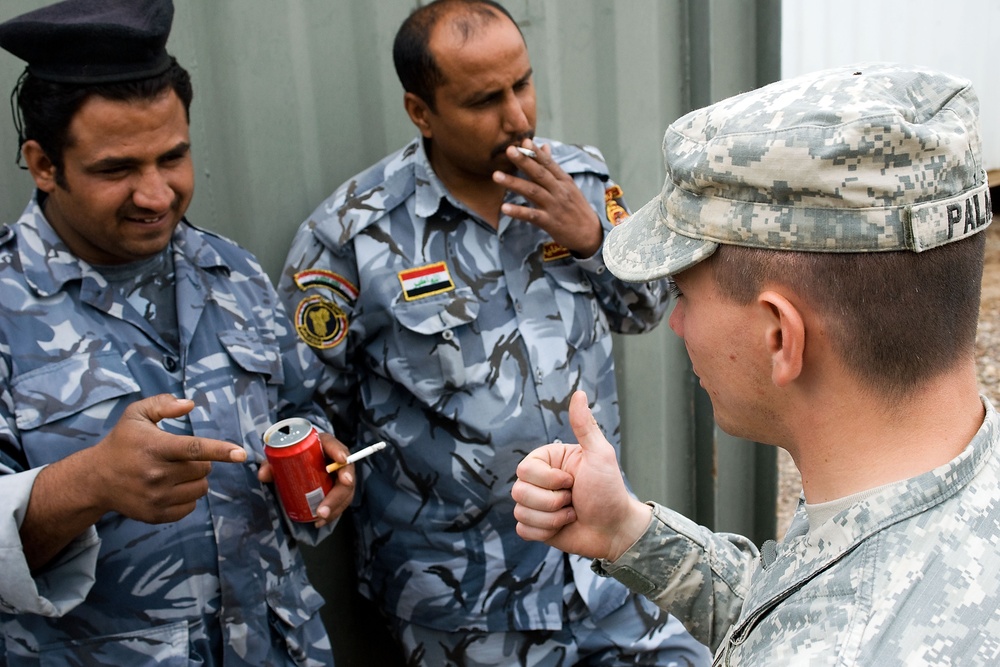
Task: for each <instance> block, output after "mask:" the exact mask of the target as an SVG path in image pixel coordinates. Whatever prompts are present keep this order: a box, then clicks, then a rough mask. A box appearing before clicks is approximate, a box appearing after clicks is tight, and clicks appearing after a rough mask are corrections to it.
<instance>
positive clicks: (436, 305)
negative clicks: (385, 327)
mask: <svg viewBox="0 0 1000 667" xmlns="http://www.w3.org/2000/svg"><path fill="white" fill-rule="evenodd" d="M392 312H393V314H394V315H395V317H396V321H398V322H399V323H400V324H402V325H403V326H404V327H406V328H407V329H409V330H410V331H413V332H414V333H419V334H436V333H441V332H442V331H444V330H445V329H453V328H455V327H457V326H461V325H463V324H469V323H470V322H474V321H475V320H476V318H477V317H479V300H478V299H476V297H475V295H473V293H472V289H471V288H469V287H460V288H458V289H456V290H454V291H452V292H448V293H447V294H445V295H443V296H434V297H429V298H427V299H420V300H417V301H399V302H397V303H396V304H395V305H393V307H392Z"/></svg>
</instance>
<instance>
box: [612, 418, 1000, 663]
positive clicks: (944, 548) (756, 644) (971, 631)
mask: <svg viewBox="0 0 1000 667" xmlns="http://www.w3.org/2000/svg"><path fill="white" fill-rule="evenodd" d="M983 402H984V404H985V405H986V419H985V421H984V422H983V425H982V427H981V428H980V429H979V432H978V433H977V434H976V435H975V437H974V438H973V440H972V442H971V443H969V445H968V446H967V447H966V448H965V450H964V451H962V452H961V453H960V454H959V455H958V456H957V457H956V458H954V459H953V460H952V461H950V462H949V463H947V464H945V465H942V466H940V467H938V468H936V469H934V470H931V471H929V472H927V473H924V474H922V475H919V476H917V477H914V478H912V479H908V480H905V481H902V482H898V483H895V484H890V485H887V486H885V487H883V488H880V489H878V490H877V491H875V492H874V493H873V494H872V495H870V496H868V497H866V498H864V499H863V500H860V501H859V502H857V503H855V504H854V505H852V506H851V507H849V508H847V509H844V510H842V511H840V512H839V513H838V514H836V515H835V516H833V517H831V518H829V519H828V520H826V521H825V522H823V523H821V524H820V525H818V526H816V527H815V528H813V529H811V530H810V528H809V519H808V518H807V516H806V513H805V510H804V509H803V504H802V503H800V505H799V509H798V511H797V512H796V515H795V517H794V518H793V520H792V525H791V527H790V528H789V529H788V533H787V534H786V535H785V537H784V539H783V540H782V541H781V542H779V543H777V544H775V543H773V542H768V543H765V546H764V548H763V549H762V553H760V554H758V551H757V549H756V547H754V545H753V543H751V542H750V541H749V540H747V539H745V538H743V537H740V536H739V535H732V534H723V533H712V531H710V530H708V529H707V528H705V527H703V526H698V525H697V524H695V523H694V522H692V521H690V520H688V519H687V518H685V517H683V516H681V515H680V514H677V513H676V512H672V511H671V510H669V509H667V508H665V507H661V506H659V505H656V504H655V503H651V504H652V505H653V519H652V520H651V521H650V525H649V528H648V529H647V530H646V533H645V534H644V535H643V536H642V537H640V538H639V540H637V541H636V543H635V544H634V545H632V546H631V547H630V548H629V550H628V551H626V552H625V553H624V554H622V556H620V557H619V558H618V560H616V561H615V562H613V563H610V562H608V561H606V560H601V561H594V566H595V568H597V569H598V570H600V571H602V572H605V573H607V574H610V575H611V576H613V577H615V578H617V579H619V580H621V581H623V582H626V583H627V584H628V585H629V586H630V587H631V588H632V589H633V590H634V591H635V592H637V593H639V594H642V595H646V596H647V597H649V598H650V599H651V600H653V601H654V602H656V603H657V605H659V606H660V607H661V608H663V609H667V610H669V611H671V612H672V613H674V614H676V616H677V617H678V618H679V619H681V620H682V621H683V622H684V624H685V626H687V628H688V630H690V631H691V634H692V635H694V637H695V638H696V639H698V640H699V641H701V642H703V643H705V644H707V645H708V646H709V647H711V648H712V650H713V651H715V663H714V664H716V665H731V666H733V667H751V666H756V665H809V666H810V667H812V666H813V665H817V666H819V665H831V666H833V665H836V666H838V667H840V666H842V667H848V666H850V665H872V666H875V665H878V666H879V667H882V666H886V667H897V666H898V667H913V666H914V665H996V664H998V661H1000V614H998V613H997V610H998V609H1000V574H998V573H1000V548H998V546H997V545H998V542H1000V449H998V448H1000V417H998V415H997V412H996V411H995V410H994V409H993V406H992V405H990V404H989V401H987V400H986V399H983Z"/></svg>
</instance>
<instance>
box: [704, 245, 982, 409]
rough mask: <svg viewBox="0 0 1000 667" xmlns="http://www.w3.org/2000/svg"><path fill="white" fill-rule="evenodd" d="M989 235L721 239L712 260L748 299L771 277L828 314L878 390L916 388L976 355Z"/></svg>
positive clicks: (730, 292) (857, 369) (845, 350)
mask: <svg viewBox="0 0 1000 667" xmlns="http://www.w3.org/2000/svg"><path fill="white" fill-rule="evenodd" d="M985 249H986V234H974V235H972V236H970V237H967V238H965V239H962V240H959V241H956V242H954V243H949V244H947V245H943V246H939V247H937V248H933V249H931V250H927V251H924V252H921V253H915V252H911V251H908V250H902V251H892V252H871V253H823V252H794V251H787V250H770V249H760V248H747V247H741V246H734V245H720V246H719V248H718V249H717V250H716V252H715V253H714V255H713V256H712V257H710V258H709V259H708V260H706V261H708V262H710V263H711V271H712V274H713V276H714V279H715V282H716V285H718V287H719V289H720V291H721V292H722V294H723V295H724V296H726V297H728V298H730V299H732V300H733V301H735V302H737V303H740V304H742V305H747V304H749V303H750V302H752V301H753V300H754V299H755V298H756V297H757V295H758V294H760V292H761V291H763V290H764V289H766V286H767V284H768V283H776V284H780V285H784V286H789V287H792V288H794V289H795V291H796V292H797V293H798V294H800V295H801V296H802V297H803V298H804V299H805V300H807V301H808V302H809V304H810V306H811V307H813V308H815V309H816V310H817V311H818V312H820V313H821V316H822V317H823V319H824V322H825V323H826V324H827V326H828V327H829V329H830V333H831V339H832V345H833V347H834V349H835V350H836V351H837V352H838V353H839V354H840V356H841V358H842V359H843V361H844V363H845V365H846V366H847V367H848V368H849V369H850V370H851V371H852V372H853V373H854V375H855V377H857V378H858V379H859V380H860V381H861V383H862V384H863V385H865V386H866V387H868V388H869V389H872V390H873V391H874V392H875V394H876V395H879V396H885V397H890V398H899V397H902V396H905V395H907V394H908V393H909V392H910V391H911V390H913V389H914V388H915V387H917V386H919V385H920V384H923V383H925V382H926V381H927V380H930V379H932V378H934V377H936V376H938V375H939V374H941V373H943V372H945V371H946V370H948V369H950V368H952V367H954V365H955V364H956V363H958V362H959V361H961V360H962V359H970V358H974V357H975V344H976V327H977V325H978V322H979V300H980V292H981V287H982V276H983V259H984V255H985Z"/></svg>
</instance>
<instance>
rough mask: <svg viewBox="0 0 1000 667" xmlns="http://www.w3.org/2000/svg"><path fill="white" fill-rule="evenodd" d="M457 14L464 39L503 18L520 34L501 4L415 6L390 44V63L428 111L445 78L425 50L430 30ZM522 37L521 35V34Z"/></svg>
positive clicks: (450, 0)
mask: <svg viewBox="0 0 1000 667" xmlns="http://www.w3.org/2000/svg"><path fill="white" fill-rule="evenodd" d="M453 14H458V15H459V16H458V17H457V19H456V21H455V27H456V28H457V29H458V30H459V31H461V33H462V35H463V37H465V38H466V39H467V38H468V37H469V36H471V35H473V34H474V33H475V32H476V30H477V29H478V28H479V27H480V26H482V25H485V24H487V23H490V22H492V21H494V20H496V19H498V18H501V17H503V16H506V17H507V18H508V19H509V20H510V22H511V23H513V24H514V26H515V27H516V28H517V30H518V32H520V31H521V28H520V26H518V25H517V22H516V21H515V20H514V19H513V17H511V15H510V13H509V12H508V11H507V10H506V9H504V7H503V6H502V5H500V4H499V3H497V2H493V1H492V0H434V2H431V3H430V4H427V5H424V6H423V7H418V8H416V9H414V10H413V12H411V13H410V15H409V16H408V17H407V18H406V20H405V21H403V25H401V26H400V27H399V30H398V31H397V32H396V39H395V40H394V41H393V44H392V61H393V64H394V65H395V66H396V75H397V76H398V77H399V82H400V83H401V84H403V90H405V91H406V92H408V93H413V94H414V95H416V96H417V97H419V98H420V99H421V100H423V101H424V103H425V104H427V106H428V107H429V108H430V109H431V111H434V110H435V107H434V91H435V90H436V89H437V87H438V86H439V85H441V83H442V82H443V81H444V76H443V75H442V74H441V70H440V68H439V67H438V65H437V63H436V62H435V61H434V56H433V54H431V52H430V49H429V48H428V42H429V41H430V35H431V31H432V30H433V29H434V26H436V25H437V24H438V22H439V21H440V20H441V19H442V18H445V17H450V16H451V15H453ZM522 38H523V34H522Z"/></svg>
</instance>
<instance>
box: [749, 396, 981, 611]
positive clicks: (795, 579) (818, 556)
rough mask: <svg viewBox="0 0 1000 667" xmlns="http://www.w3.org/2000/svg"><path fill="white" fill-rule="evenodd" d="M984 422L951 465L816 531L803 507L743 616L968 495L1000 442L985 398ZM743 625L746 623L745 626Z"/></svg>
mask: <svg viewBox="0 0 1000 667" xmlns="http://www.w3.org/2000/svg"><path fill="white" fill-rule="evenodd" d="M980 400H982V402H983V405H984V406H985V408H986V417H985V419H984V420H983V424H982V426H980V427H979V430H978V431H977V432H976V435H975V436H974V437H973V438H972V441H971V442H970V443H969V444H968V445H967V446H966V447H965V449H964V450H962V452H961V453H960V454H959V455H958V456H956V457H955V458H954V459H952V460H951V461H949V462H948V463H946V464H944V465H942V466H939V467H937V468H935V469H934V470H931V471H929V472H926V473H923V474H922V475H918V476H916V477H913V478H911V479H908V480H905V481H903V482H901V483H898V484H890V485H887V486H886V487H885V488H884V489H882V490H880V491H878V492H877V493H874V494H872V495H871V496H868V497H866V498H865V499H864V500H862V501H860V502H858V503H856V504H855V505H853V506H851V507H850V508H849V509H846V510H844V511H842V512H840V513H839V514H837V515H836V516H834V517H833V518H831V519H829V520H828V521H826V522H825V523H823V524H822V525H821V526H818V527H817V528H816V530H811V531H810V530H808V521H807V519H806V518H805V516H804V510H803V509H802V508H801V507H800V508H799V510H798V512H799V513H798V514H797V515H796V517H795V519H794V520H793V522H792V527H791V528H789V531H788V533H787V534H786V535H785V537H784V538H783V540H782V542H780V543H779V544H777V545H776V547H775V550H774V555H773V557H771V558H768V561H770V562H768V563H765V564H764V567H763V568H762V569H760V570H758V571H757V572H756V574H755V579H756V580H755V582H754V585H753V586H752V588H751V590H752V591H754V593H756V594H754V593H752V594H751V596H750V597H749V598H747V600H746V602H745V603H744V607H743V608H744V612H745V613H744V614H742V615H741V619H746V618H747V617H748V614H752V613H753V610H754V609H756V608H760V607H766V606H768V604H769V599H765V597H766V598H773V597H775V596H777V597H781V596H782V595H784V594H785V591H789V590H794V589H796V588H797V587H799V586H801V585H803V584H804V583H805V582H806V581H808V580H810V579H812V578H813V577H815V576H816V575H817V574H819V573H820V572H823V571H825V570H826V569H827V568H829V567H831V566H833V565H834V564H835V563H836V562H838V561H839V560H840V559H842V558H843V557H845V556H847V555H848V554H850V553H851V552H852V551H853V550H854V549H855V548H856V547H858V546H859V545H860V544H862V543H863V542H864V541H865V540H867V539H868V538H870V537H872V536H873V535H875V534H877V533H878V532H880V531H882V530H885V529H886V528H888V527H890V526H892V525H894V524H896V523H899V522H901V521H905V520H907V519H909V518H911V517H913V516H915V515H917V514H920V513H921V512H924V511H927V510H928V509H930V508H933V507H935V506H937V505H939V504H941V503H943V502H945V501H946V500H948V499H949V498H951V497H952V496H954V495H955V494H957V493H959V492H960V491H961V490H962V489H964V488H965V487H966V486H967V485H968V484H969V483H970V482H971V481H972V480H973V479H974V478H975V477H976V475H978V474H979V472H980V471H981V470H982V469H983V466H984V465H986V463H987V461H988V460H989V459H990V457H991V456H993V454H994V449H995V448H996V446H997V444H996V441H997V438H998V437H1000V417H998V415H997V412H996V410H995V409H994V407H993V406H992V405H991V404H990V402H989V400H987V399H986V398H985V397H980ZM741 623H742V621H741Z"/></svg>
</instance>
